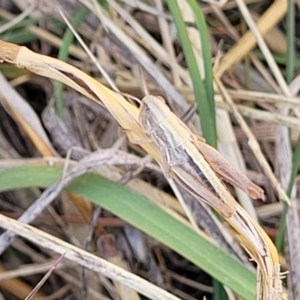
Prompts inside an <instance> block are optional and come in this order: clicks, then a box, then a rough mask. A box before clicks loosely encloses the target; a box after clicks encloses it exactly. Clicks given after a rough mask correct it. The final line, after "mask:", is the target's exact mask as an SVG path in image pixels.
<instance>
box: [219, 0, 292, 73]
mask: <svg viewBox="0 0 300 300" xmlns="http://www.w3.org/2000/svg"><path fill="white" fill-rule="evenodd" d="M286 10H287V1H286V0H277V1H274V3H273V5H271V6H270V7H269V9H268V10H267V11H266V12H265V13H264V15H263V16H262V17H261V18H260V19H259V21H258V22H257V27H258V29H259V30H260V32H261V33H262V34H265V33H267V32H268V31H269V30H270V29H271V28H272V27H274V25H275V24H277V23H278V21H279V20H280V19H281V18H282V17H283V16H284V15H285V14H286ZM255 44H256V41H255V38H254V36H253V34H252V32H251V31H248V32H247V33H246V34H245V35H244V36H243V37H242V38H241V39H239V41H238V42H237V43H236V45H235V46H234V47H233V48H231V49H230V51H228V53H227V54H226V55H225V56H224V57H223V59H222V61H221V63H220V65H219V66H218V68H217V70H216V72H215V74H216V76H218V77H221V76H222V74H223V73H224V72H226V71H227V70H229V69H230V68H231V67H232V66H233V65H235V64H236V63H238V62H239V61H240V60H241V59H242V58H243V57H244V56H245V55H246V54H248V53H249V52H250V51H251V49H253V47H255Z"/></svg>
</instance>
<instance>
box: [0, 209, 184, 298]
mask: <svg viewBox="0 0 300 300" xmlns="http://www.w3.org/2000/svg"><path fill="white" fill-rule="evenodd" d="M0 223H1V227H2V228H5V229H7V230H11V231H13V232H15V233H17V234H18V235H20V236H22V237H24V238H26V239H28V240H29V241H31V242H33V243H36V244H38V245H43V246H44V247H47V248H48V249H51V250H52V251H54V252H56V253H59V254H61V255H62V254H64V255H65V258H66V259H68V260H70V261H73V262H75V263H77V264H78V265H80V266H83V267H85V268H87V269H90V270H92V271H95V272H101V273H102V274H104V275H105V276H107V277H109V278H111V279H114V280H118V281H119V282H122V283H123V284H125V285H127V286H129V287H131V288H133V289H135V290H136V291H138V292H139V293H141V294H143V295H145V296H147V297H149V298H151V299H157V300H179V298H177V297H175V296H173V295H171V294H169V293H168V292H166V291H164V290H162V289H160V288H158V287H157V286H155V285H153V284H151V283H149V282H147V281H146V280H144V279H142V278H140V277H138V276H136V275H133V274H132V273H129V272H127V271H125V270H123V269H121V268H119V267H116V266H114V265H113V264H111V263H108V262H107V261H106V260H104V259H101V258H99V257H98V256H95V255H93V254H91V253H88V252H86V251H84V250H82V249H80V248H77V247H75V246H73V245H70V244H68V243H66V242H63V241H62V240H59V239H57V238H55V237H53V236H51V235H49V234H46V233H44V232H43V231H41V230H38V229H35V228H33V227H31V226H29V225H26V224H23V223H19V222H18V221H15V220H12V219H10V218H7V217H5V216H3V215H1V216H0Z"/></svg>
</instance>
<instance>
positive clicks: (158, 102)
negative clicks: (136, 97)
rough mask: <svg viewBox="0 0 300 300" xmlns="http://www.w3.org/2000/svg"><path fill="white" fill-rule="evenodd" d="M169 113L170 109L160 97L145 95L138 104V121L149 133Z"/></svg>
mask: <svg viewBox="0 0 300 300" xmlns="http://www.w3.org/2000/svg"><path fill="white" fill-rule="evenodd" d="M169 114H170V109H169V107H168V106H167V105H166V103H165V100H164V99H163V98H162V97H158V96H145V97H144V98H143V99H142V103H141V106H140V114H139V122H140V124H141V126H142V127H143V129H144V131H145V132H146V133H151V132H152V131H153V130H155V129H156V128H157V127H158V126H159V125H160V124H161V123H162V122H163V121H164V120H165V119H166V118H167V117H168V115H169Z"/></svg>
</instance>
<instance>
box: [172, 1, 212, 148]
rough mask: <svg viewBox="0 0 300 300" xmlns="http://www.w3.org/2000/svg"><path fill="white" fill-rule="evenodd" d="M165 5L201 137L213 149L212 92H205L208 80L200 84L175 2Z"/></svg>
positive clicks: (191, 51) (195, 64) (184, 28)
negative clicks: (186, 70) (182, 59)
mask: <svg viewBox="0 0 300 300" xmlns="http://www.w3.org/2000/svg"><path fill="white" fill-rule="evenodd" d="M167 3H168V7H169V9H170V12H171V13H172V15H173V18H174V22H175V25H176V28H177V32H178V35H179V37H180V40H181V44H182V49H183V51H184V54H185V59H186V62H187V65H188V68H189V71H190V74H191V78H192V82H193V89H194V93H195V98H196V101H197V104H198V111H199V115H200V119H201V127H202V132H203V136H204V138H205V139H206V141H207V143H209V144H210V145H212V146H213V147H216V145H217V133H216V132H217V131H216V120H215V110H214V108H213V107H214V103H213V101H209V98H208V94H209V96H210V97H212V95H211V93H212V91H211V88H209V89H208V90H206V85H208V83H209V80H206V85H204V84H203V82H202V79H201V75H200V72H199V69H198V66H197V63H196V59H195V56H194V52H193V49H192V46H191V42H190V39H189V36H188V33H187V30H186V27H185V23H184V21H183V19H182V16H181V12H180V10H179V7H178V4H177V1H174V0H167ZM198 17H199V16H198ZM206 55H207V53H206ZM210 62H211V60H209V63H210ZM206 63H207V62H206Z"/></svg>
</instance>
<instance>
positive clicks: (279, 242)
mask: <svg viewBox="0 0 300 300" xmlns="http://www.w3.org/2000/svg"><path fill="white" fill-rule="evenodd" d="M299 163H300V135H299V136H298V141H297V145H296V149H295V152H294V155H293V160H292V171H291V178H290V181H289V185H288V188H287V191H286V194H287V196H288V197H289V198H291V195H292V189H293V185H294V182H295V179H296V176H297V174H298V167H299ZM287 211H288V204H287V203H284V204H283V212H282V214H281V219H280V224H279V229H278V234H277V237H276V242H275V244H276V247H277V249H278V251H279V252H281V253H284V234H285V221H286V213H287Z"/></svg>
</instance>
